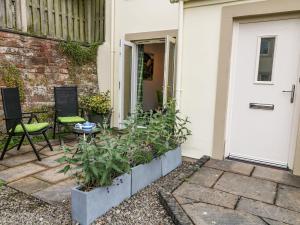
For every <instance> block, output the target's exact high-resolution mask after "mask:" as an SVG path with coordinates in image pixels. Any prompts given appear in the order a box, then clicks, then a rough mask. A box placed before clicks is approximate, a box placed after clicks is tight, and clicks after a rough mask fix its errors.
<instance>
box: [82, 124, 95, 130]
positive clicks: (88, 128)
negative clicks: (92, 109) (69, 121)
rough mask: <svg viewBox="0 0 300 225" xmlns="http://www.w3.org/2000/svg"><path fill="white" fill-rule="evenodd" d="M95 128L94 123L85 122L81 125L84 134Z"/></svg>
mask: <svg viewBox="0 0 300 225" xmlns="http://www.w3.org/2000/svg"><path fill="white" fill-rule="evenodd" d="M95 127H96V124H95V123H90V122H85V123H83V124H82V126H81V129H82V130H83V131H84V132H91V131H92V130H93V129H94V128H95Z"/></svg>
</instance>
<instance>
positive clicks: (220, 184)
mask: <svg viewBox="0 0 300 225" xmlns="http://www.w3.org/2000/svg"><path fill="white" fill-rule="evenodd" d="M172 194H173V196H174V197H175V199H176V200H177V202H178V203H179V204H180V206H181V208H183V210H184V211H185V213H186V215H187V216H188V217H189V218H190V219H191V220H192V221H191V224H196V225H200V224H201V225H204V224H218V225H233V224H239V225H251V224H259V225H284V224H294V225H297V224H300V177H297V176H293V175H291V174H290V173H289V172H287V171H284V170H279V169H273V168H268V167H262V166H256V165H251V164H246V163H240V162H236V161H229V160H224V161H219V160H212V159H211V160H209V161H208V162H207V163H206V164H204V166H203V167H202V168H200V169H199V170H198V171H197V172H196V173H194V174H193V175H192V176H191V177H190V178H189V179H187V180H186V181H185V182H184V183H183V184H182V185H181V186H179V187H178V188H177V189H176V190H175V191H174V192H173V193H172Z"/></svg>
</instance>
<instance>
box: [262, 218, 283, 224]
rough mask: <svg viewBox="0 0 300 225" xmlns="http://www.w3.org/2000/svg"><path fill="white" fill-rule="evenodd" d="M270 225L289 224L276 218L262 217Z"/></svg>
mask: <svg viewBox="0 0 300 225" xmlns="http://www.w3.org/2000/svg"><path fill="white" fill-rule="evenodd" d="M262 219H263V220H264V221H265V222H266V223H267V224H268V225H288V224H287V223H282V222H279V221H276V220H270V219H267V218H262Z"/></svg>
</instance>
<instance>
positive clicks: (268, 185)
mask: <svg viewBox="0 0 300 225" xmlns="http://www.w3.org/2000/svg"><path fill="white" fill-rule="evenodd" d="M214 187H215V188H216V189H218V190H221V191H225V192H229V193H232V194H235V195H239V196H244V197H247V198H251V199H255V200H259V201H263V202H267V203H270V204H273V202H274V199H275V195H276V184H275V183H273V182H270V181H266V180H260V179H257V178H253V177H247V176H242V175H239V174H234V173H227V172H226V173H224V175H223V176H222V177H221V178H220V179H219V180H218V182H217V183H216V185H215V186H214Z"/></svg>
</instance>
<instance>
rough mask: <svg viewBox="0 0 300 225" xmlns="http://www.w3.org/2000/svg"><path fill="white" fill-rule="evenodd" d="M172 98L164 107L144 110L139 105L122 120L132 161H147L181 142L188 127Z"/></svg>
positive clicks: (141, 162)
mask: <svg viewBox="0 0 300 225" xmlns="http://www.w3.org/2000/svg"><path fill="white" fill-rule="evenodd" d="M175 106H176V105H175V101H170V102H169V103H168V104H167V105H166V107H165V108H164V109H163V110H159V111H156V112H150V113H145V112H143V111H142V110H141V109H138V110H137V113H136V114H135V115H133V116H132V117H130V118H129V119H128V120H125V122H124V125H125V127H126V129H127V130H128V134H126V135H124V137H123V139H125V140H126V141H127V142H126V145H127V146H126V148H127V149H128V154H129V159H130V161H131V164H132V165H139V164H144V163H147V162H150V161H151V160H152V159H153V157H157V156H160V155H163V154H164V153H166V152H167V151H169V150H172V149H174V148H176V147H177V146H179V145H181V144H182V143H184V142H185V141H186V139H187V137H188V136H189V135H190V134H191V131H190V130H189V129H188V128H187V125H188V123H189V121H188V119H187V118H184V119H182V118H181V117H180V116H179V111H177V110H176V107H175Z"/></svg>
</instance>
